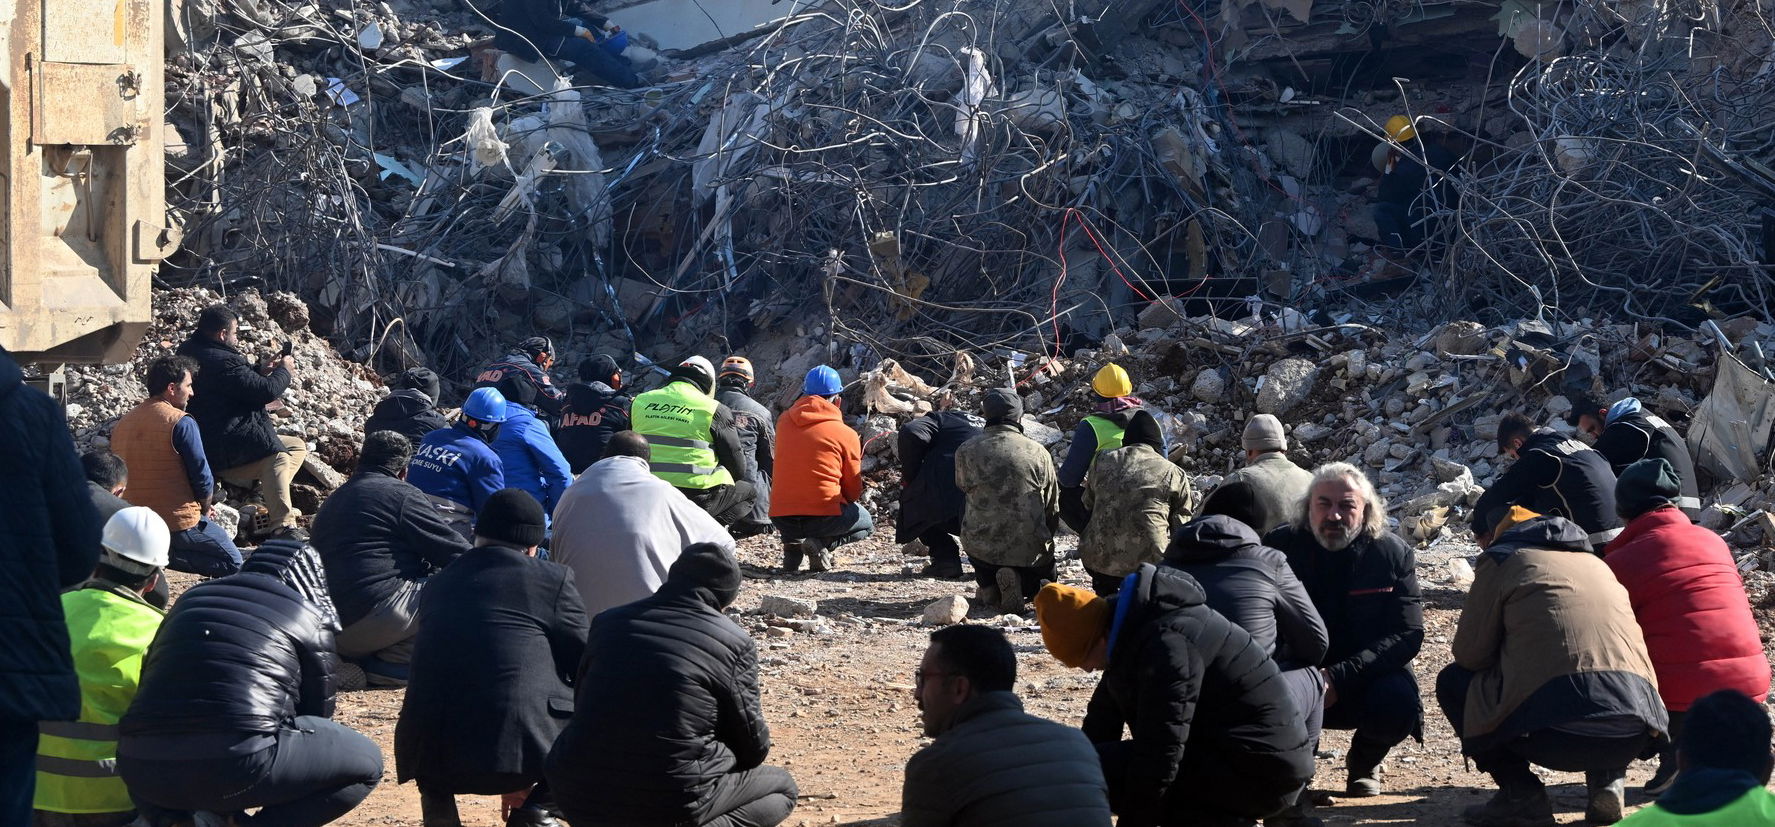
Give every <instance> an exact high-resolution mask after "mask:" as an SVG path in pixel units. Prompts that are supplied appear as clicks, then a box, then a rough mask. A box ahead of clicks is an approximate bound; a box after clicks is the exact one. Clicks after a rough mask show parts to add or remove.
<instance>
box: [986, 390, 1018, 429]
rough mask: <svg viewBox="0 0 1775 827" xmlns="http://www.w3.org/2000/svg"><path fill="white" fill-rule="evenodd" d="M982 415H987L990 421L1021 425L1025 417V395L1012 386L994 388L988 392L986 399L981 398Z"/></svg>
mask: <svg viewBox="0 0 1775 827" xmlns="http://www.w3.org/2000/svg"><path fill="white" fill-rule="evenodd" d="M980 415H981V416H984V417H986V420H987V421H988V422H1008V423H1011V424H1013V425H1020V424H1022V419H1023V397H1021V396H1018V395H1017V392H1016V391H1014V390H1011V389H1010V388H993V389H991V390H989V391H987V392H986V398H985V399H982V400H980Z"/></svg>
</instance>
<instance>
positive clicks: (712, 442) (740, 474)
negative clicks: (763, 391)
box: [629, 356, 754, 526]
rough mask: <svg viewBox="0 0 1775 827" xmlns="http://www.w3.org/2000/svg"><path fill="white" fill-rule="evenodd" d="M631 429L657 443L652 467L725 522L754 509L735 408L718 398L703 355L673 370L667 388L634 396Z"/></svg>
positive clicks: (722, 522) (686, 361) (654, 446)
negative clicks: (729, 406)
mask: <svg viewBox="0 0 1775 827" xmlns="http://www.w3.org/2000/svg"><path fill="white" fill-rule="evenodd" d="M629 417H630V421H631V423H632V424H631V427H632V428H633V429H634V431H635V432H636V433H638V434H641V435H642V436H645V437H647V443H648V444H649V445H651V446H652V447H653V460H652V462H651V463H649V468H650V469H651V470H652V471H653V474H654V476H657V477H659V478H660V479H662V480H665V481H666V482H669V483H671V484H672V485H673V486H674V487H676V488H677V489H678V490H679V491H682V492H683V493H684V496H686V497H689V498H690V501H691V502H694V503H696V504H697V505H699V506H701V507H702V509H703V510H704V511H707V512H709V514H710V516H713V517H714V518H715V519H716V521H717V522H720V523H721V524H722V525H724V526H729V525H733V524H734V523H735V522H736V521H738V520H739V519H740V517H741V516H742V515H745V514H748V513H750V512H751V510H752V498H753V494H754V491H753V489H752V484H751V483H748V482H746V481H745V475H746V462H745V459H744V458H743V457H742V456H741V454H742V453H743V450H742V448H741V447H740V434H739V429H738V428H736V427H735V426H734V420H733V410H732V409H730V408H728V407H727V406H726V405H723V404H721V403H720V402H718V401H716V400H715V366H714V365H711V364H709V360H707V359H704V358H703V357H701V356H692V357H690V358H689V359H685V360H684V361H683V362H681V363H680V364H679V365H678V367H676V368H673V369H672V373H671V376H670V378H668V379H667V380H666V384H665V385H664V386H663V387H660V388H656V389H654V390H650V391H648V392H646V393H644V394H641V395H640V396H637V397H635V402H634V404H633V405H631V406H630V407H629Z"/></svg>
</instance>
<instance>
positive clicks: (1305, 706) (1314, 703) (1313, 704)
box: [1277, 664, 1325, 750]
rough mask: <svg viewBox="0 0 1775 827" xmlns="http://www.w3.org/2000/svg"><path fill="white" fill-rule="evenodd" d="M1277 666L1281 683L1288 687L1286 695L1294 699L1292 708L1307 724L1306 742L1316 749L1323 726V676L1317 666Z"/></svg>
mask: <svg viewBox="0 0 1775 827" xmlns="http://www.w3.org/2000/svg"><path fill="white" fill-rule="evenodd" d="M1277 666H1280V667H1281V669H1282V683H1283V684H1285V685H1287V687H1288V697H1289V698H1291V699H1293V700H1294V708H1295V709H1297V710H1299V711H1300V714H1301V721H1302V722H1303V723H1305V724H1306V725H1307V743H1308V744H1309V745H1311V746H1312V747H1313V749H1314V750H1317V749H1318V748H1319V733H1320V732H1321V731H1322V730H1323V729H1324V727H1325V678H1324V676H1322V675H1320V674H1319V667H1317V666H1294V665H1291V664H1277Z"/></svg>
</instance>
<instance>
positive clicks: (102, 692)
mask: <svg viewBox="0 0 1775 827" xmlns="http://www.w3.org/2000/svg"><path fill="white" fill-rule="evenodd" d="M170 536H171V535H170V532H168V531H167V527H166V522H165V521H164V520H162V519H160V516H159V515H157V514H155V513H154V511H153V510H152V509H149V508H145V507H142V506H131V507H129V508H125V509H122V510H120V511H118V512H117V513H116V514H113V515H112V516H111V519H110V520H108V521H106V523H105V531H104V534H103V535H102V539H101V540H100V541H99V547H100V551H99V564H98V567H97V568H95V569H94V570H93V573H92V577H91V578H90V579H88V580H87V581H86V582H84V583H81V584H80V585H78V586H76V587H74V588H73V589H72V590H70V591H67V592H63V593H62V614H63V615H64V616H66V617H67V619H68V640H69V643H70V644H72V648H73V654H74V671H75V673H76V674H77V675H79V677H80V718H79V719H78V720H75V721H43V722H42V723H39V724H38V725H37V792H36V799H35V803H34V806H35V808H36V813H35V816H34V818H33V824H34V825H36V827H121V825H125V824H128V823H130V822H131V821H134V820H135V817H136V813H135V810H136V805H135V803H134V802H133V801H131V800H130V797H129V790H128V789H127V788H125V787H124V784H123V779H121V778H118V777H117V722H118V721H119V720H121V719H122V718H123V713H124V710H127V709H129V704H130V701H132V700H134V699H135V697H136V686H137V685H138V684H139V683H140V681H141V677H142V658H143V657H144V656H145V655H146V654H147V653H148V644H149V643H152V642H153V641H154V633H155V632H156V631H159V629H160V620H161V618H162V617H165V615H166V613H165V612H164V611H162V610H160V609H157V608H155V607H154V606H152V605H149V603H148V601H147V600H146V599H145V597H146V596H147V595H148V594H149V593H150V592H152V591H153V590H154V586H155V584H156V583H158V582H159V581H160V580H161V578H162V577H163V575H162V573H161V570H162V569H164V568H166V563H167V549H168V545H169V542H170Z"/></svg>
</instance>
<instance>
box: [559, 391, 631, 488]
mask: <svg viewBox="0 0 1775 827" xmlns="http://www.w3.org/2000/svg"><path fill="white" fill-rule="evenodd" d="M628 429H629V398H628V397H626V396H623V395H622V394H620V393H617V392H616V391H615V390H613V389H611V387H610V386H609V385H606V384H604V383H603V382H586V383H582V384H578V385H569V386H568V387H567V391H566V397H565V399H564V400H563V401H562V402H561V422H560V424H559V426H558V427H557V428H556V429H555V444H556V445H558V446H560V448H561V454H562V456H565V457H566V458H567V466H568V467H569V468H571V469H572V470H573V473H575V474H578V473H580V472H581V471H584V470H585V469H587V468H589V467H591V465H592V463H594V462H597V461H598V458H599V457H602V456H604V445H605V444H606V443H608V442H610V437H611V436H612V435H614V434H616V432H618V431H626V430H628Z"/></svg>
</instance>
